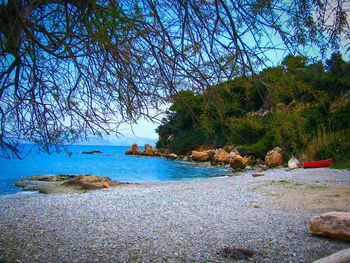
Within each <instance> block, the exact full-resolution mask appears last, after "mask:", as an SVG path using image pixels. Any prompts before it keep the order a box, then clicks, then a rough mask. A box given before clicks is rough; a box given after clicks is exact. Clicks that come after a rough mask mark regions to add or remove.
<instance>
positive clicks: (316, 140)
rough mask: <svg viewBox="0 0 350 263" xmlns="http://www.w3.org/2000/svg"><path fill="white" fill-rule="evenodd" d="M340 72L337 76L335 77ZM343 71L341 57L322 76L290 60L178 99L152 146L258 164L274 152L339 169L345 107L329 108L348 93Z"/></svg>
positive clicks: (346, 143)
mask: <svg viewBox="0 0 350 263" xmlns="http://www.w3.org/2000/svg"><path fill="white" fill-rule="evenodd" d="M337 63H338V64H337ZM339 64H341V65H342V66H341V68H342V71H341V72H337V74H334V73H332V72H333V71H334V70H333V69H332V70H331V69H330V67H333V68H337V67H338V66H339ZM337 65H338V66H337ZM348 67H350V66H349V64H348V63H346V62H341V61H340V60H339V56H338V55H335V57H334V56H332V58H331V61H329V62H328V64H327V70H328V71H327V72H325V71H324V66H323V64H322V63H321V62H317V63H314V64H310V65H308V64H307V58H306V57H301V56H298V57H293V56H288V57H286V58H285V60H284V61H283V65H282V66H277V67H274V68H268V69H265V70H263V71H261V72H260V74H259V76H258V77H257V78H252V77H238V78H235V79H234V80H232V81H227V82H223V83H220V84H218V85H215V86H211V87H208V88H207V90H206V91H205V92H203V93H202V94H194V93H193V92H191V91H182V92H179V93H178V94H177V95H176V96H174V97H173V104H172V106H171V107H170V109H169V112H168V114H167V116H166V118H165V119H164V121H163V124H162V125H161V126H159V128H158V130H157V132H158V134H159V136H160V139H159V141H158V143H157V146H158V147H165V148H169V149H171V150H172V151H175V152H183V151H186V150H191V149H194V148H198V147H199V146H201V145H203V144H207V145H211V146H212V147H224V146H225V145H234V146H240V150H241V151H242V152H253V153H255V154H256V155H258V156H259V157H264V156H265V154H266V152H267V151H269V150H271V149H272V148H274V147H276V146H279V147H282V148H283V152H284V154H286V155H289V154H291V153H294V154H296V153H297V154H302V153H303V155H304V158H305V159H324V158H334V159H335V160H337V161H344V160H345V159H346V158H350V154H349V149H350V138H349V135H348V134H347V133H349V129H350V104H347V105H345V106H338V108H337V109H336V110H335V111H334V104H335V102H334V101H335V100H336V99H337V100H339V98H340V95H341V94H342V93H344V92H346V91H347V90H349V87H350V74H349V75H346V74H345V72H347V70H348ZM338 68H339V67H338ZM257 79H259V80H257ZM342 103H343V100H341V103H340V104H339V105H342ZM331 105H332V106H331ZM336 105H338V104H336Z"/></svg>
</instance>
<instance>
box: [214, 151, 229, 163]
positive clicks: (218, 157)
mask: <svg viewBox="0 0 350 263" xmlns="http://www.w3.org/2000/svg"><path fill="white" fill-rule="evenodd" d="M228 156H229V153H228V152H226V151H225V150H222V149H219V150H216V151H215V154H214V161H215V162H217V163H219V164H224V163H229V160H228V158H227V157H228Z"/></svg>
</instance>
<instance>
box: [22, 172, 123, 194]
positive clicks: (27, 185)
mask: <svg viewBox="0 0 350 263" xmlns="http://www.w3.org/2000/svg"><path fill="white" fill-rule="evenodd" d="M120 184H123V183H119V182H115V181H112V180H110V179H109V178H107V177H99V176H94V175H85V174H83V175H82V174H80V175H78V174H59V175H39V176H32V177H28V178H21V179H19V180H18V181H16V183H15V185H16V186H18V187H21V188H23V190H30V191H33V190H34V191H39V192H40V193H44V194H62V193H81V192H85V191H86V190H92V189H100V188H108V187H111V186H117V185H120Z"/></svg>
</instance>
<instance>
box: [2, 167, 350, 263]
mask: <svg viewBox="0 0 350 263" xmlns="http://www.w3.org/2000/svg"><path fill="white" fill-rule="evenodd" d="M281 180H283V181H282V182H281ZM328 187H332V189H333V190H334V189H340V190H339V191H340V192H339V191H338V195H337V196H342V192H341V191H344V189H347V187H350V170H330V169H310V170H306V169H305V170H303V169H298V170H293V171H290V172H286V171H284V169H274V170H269V171H266V172H265V176H263V177H252V176H251V172H248V173H244V174H240V175H239V176H232V177H218V178H211V179H197V180H187V181H177V182H166V183H155V184H142V185H130V186H122V187H117V188H108V189H103V190H100V191H92V192H89V193H84V194H61V195H39V196H32V197H24V198H7V199H0V262H3V261H4V262H198V261H200V262H208V261H209V262H211V261H215V262H233V261H234V260H235V258H234V257H225V256H226V255H225V254H223V253H220V252H221V251H223V249H224V248H227V249H226V250H225V251H226V252H227V251H229V249H228V248H238V249H249V250H251V251H253V252H254V255H253V256H252V257H250V258H249V259H241V260H238V261H237V262H312V261H313V260H316V259H319V258H321V257H323V256H326V255H329V254H332V253H334V252H336V251H338V250H341V249H344V248H348V247H349V243H348V242H342V241H337V240H332V239H326V238H321V237H316V236H313V235H311V234H309V232H308V222H309V219H310V217H311V216H313V215H317V214H319V213H321V212H326V211H329V210H328V209H325V208H324V207H320V206H317V204H316V203H315V206H314V207H313V206H311V207H310V206H308V207H306V208H305V207H303V206H302V205H295V201H294V199H293V198H291V200H290V203H291V204H293V203H294V206H288V205H285V202H282V204H280V203H278V202H276V201H278V199H280V198H284V199H286V198H287V199H288V196H289V194H290V193H292V192H293V193H295V192H298V191H299V192H298V193H300V194H303V192H310V193H313V194H314V195H316V196H317V195H319V194H322V192H324V191H327V189H328ZM271 193H272V194H271ZM291 196H292V195H291ZM342 202H343V203H342V204H341V205H340V208H339V206H337V209H338V210H343V211H350V204H349V203H348V200H345V201H344V200H342ZM236 255H237V254H236Z"/></svg>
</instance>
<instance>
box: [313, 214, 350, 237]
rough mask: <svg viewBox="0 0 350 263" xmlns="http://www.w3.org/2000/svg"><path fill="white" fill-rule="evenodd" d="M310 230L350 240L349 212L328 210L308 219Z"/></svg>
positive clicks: (318, 233)
mask: <svg viewBox="0 0 350 263" xmlns="http://www.w3.org/2000/svg"><path fill="white" fill-rule="evenodd" d="M310 232H311V233H313V234H316V235H321V236H326V237H333V238H339V239H343V240H347V241H350V213H349V212H328V213H324V214H321V215H319V216H315V217H313V218H312V219H311V220H310Z"/></svg>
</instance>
